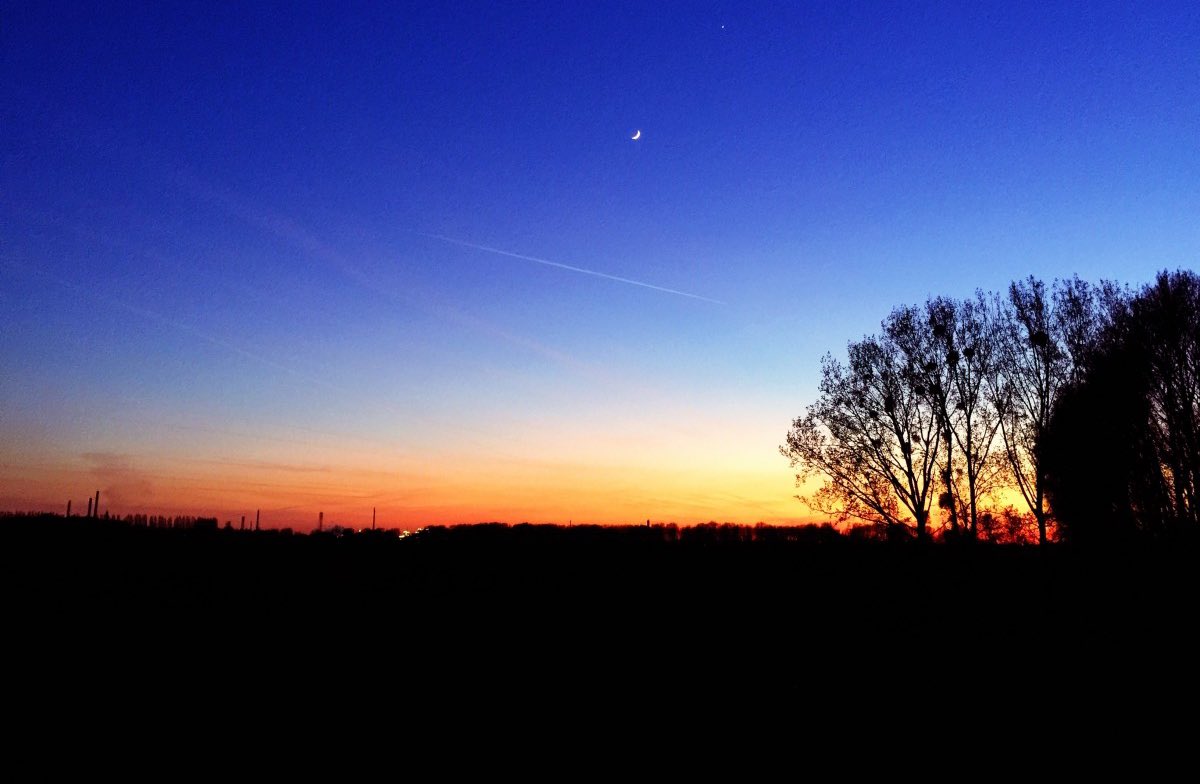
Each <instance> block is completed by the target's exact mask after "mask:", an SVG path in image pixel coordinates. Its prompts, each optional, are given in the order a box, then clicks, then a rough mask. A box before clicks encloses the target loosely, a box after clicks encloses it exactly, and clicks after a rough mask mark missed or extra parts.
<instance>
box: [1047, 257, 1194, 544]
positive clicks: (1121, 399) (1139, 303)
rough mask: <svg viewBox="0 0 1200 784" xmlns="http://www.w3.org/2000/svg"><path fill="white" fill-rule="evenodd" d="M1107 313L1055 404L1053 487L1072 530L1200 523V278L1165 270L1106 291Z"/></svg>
mask: <svg viewBox="0 0 1200 784" xmlns="http://www.w3.org/2000/svg"><path fill="white" fill-rule="evenodd" d="M1101 299H1102V302H1103V307H1102V313H1103V315H1104V319H1105V323H1104V324H1103V327H1102V329H1100V330H1099V331H1098V333H1097V335H1096V337H1095V339H1094V341H1093V345H1092V347H1091V348H1090V349H1087V350H1086V351H1085V352H1084V353H1083V358H1082V361H1081V362H1080V363H1079V371H1078V372H1077V373H1076V378H1075V380H1074V381H1073V383H1071V384H1070V385H1069V386H1068V387H1067V388H1065V389H1064V390H1063V392H1062V394H1061V395H1060V396H1059V399H1058V400H1057V402H1056V404H1055V405H1054V408H1053V414H1052V417H1051V419H1050V423H1049V427H1048V429H1047V433H1046V439H1045V444H1044V447H1043V453H1042V460H1043V462H1044V465H1045V471H1046V484H1047V491H1048V494H1049V497H1050V501H1051V505H1052V508H1053V509H1054V510H1055V514H1056V515H1057V516H1058V518H1059V521H1060V524H1061V525H1062V526H1063V528H1064V532H1065V533H1066V534H1067V536H1068V538H1070V539H1071V540H1073V541H1077V542H1086V541H1098V540H1099V541H1113V540H1116V539H1121V538H1124V537H1128V536H1132V535H1135V534H1145V535H1151V536H1159V535H1164V534H1178V533H1189V534H1192V535H1194V534H1195V533H1196V532H1197V528H1198V526H1200V511H1198V508H1197V492H1198V490H1200V278H1198V277H1197V276H1196V274H1195V273H1193V272H1188V271H1183V272H1176V273H1166V272H1164V273H1160V274H1159V275H1158V277H1157V279H1156V281H1155V282H1154V283H1153V284H1150V285H1148V286H1146V287H1144V288H1143V289H1142V290H1141V291H1140V292H1138V293H1137V295H1136V296H1134V297H1122V296H1120V292H1119V291H1117V290H1116V289H1115V288H1114V287H1111V286H1109V287H1107V288H1106V289H1105V290H1104V292H1102V296H1101Z"/></svg>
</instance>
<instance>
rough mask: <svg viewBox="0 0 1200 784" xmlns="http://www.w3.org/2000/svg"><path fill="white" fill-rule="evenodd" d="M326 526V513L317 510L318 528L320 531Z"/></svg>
mask: <svg viewBox="0 0 1200 784" xmlns="http://www.w3.org/2000/svg"><path fill="white" fill-rule="evenodd" d="M324 527H325V513H324V512H317V530H318V531H320V530H321V529H322V528H324Z"/></svg>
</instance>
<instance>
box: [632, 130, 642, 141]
mask: <svg viewBox="0 0 1200 784" xmlns="http://www.w3.org/2000/svg"><path fill="white" fill-rule="evenodd" d="M629 138H630V139H633V140H634V141H635V142H636V141H637V140H638V139H640V138H642V132H641V130H640V129H639V130H637V131H634V133H633V136H630V137H629Z"/></svg>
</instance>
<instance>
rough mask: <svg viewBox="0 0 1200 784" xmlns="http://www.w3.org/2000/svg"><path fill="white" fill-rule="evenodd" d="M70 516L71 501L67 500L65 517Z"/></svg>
mask: <svg viewBox="0 0 1200 784" xmlns="http://www.w3.org/2000/svg"><path fill="white" fill-rule="evenodd" d="M70 516H71V499H69V498H68V499H67V517H70Z"/></svg>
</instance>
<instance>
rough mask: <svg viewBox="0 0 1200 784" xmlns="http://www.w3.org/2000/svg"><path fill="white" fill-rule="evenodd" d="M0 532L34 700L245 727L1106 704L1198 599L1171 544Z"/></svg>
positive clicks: (1190, 616)
mask: <svg viewBox="0 0 1200 784" xmlns="http://www.w3.org/2000/svg"><path fill="white" fill-rule="evenodd" d="M0 537H2V540H3V549H2V550H0V559H2V563H0V566H2V568H3V586H2V587H3V597H4V598H3V601H4V608H3V609H4V618H5V619H6V620H5V626H6V631H7V634H6V637H7V639H9V640H10V650H15V651H17V652H18V653H19V655H20V657H21V658H22V659H23V660H24V663H23V664H22V663H21V662H19V661H18V662H16V663H12V664H10V665H9V667H10V669H9V672H10V673H11V672H15V673H21V672H27V673H29V678H28V679H26V681H25V683H24V684H23V687H28V688H31V689H35V690H39V691H40V693H43V694H45V695H47V697H46V699H47V700H49V703H50V704H53V702H54V700H53V697H52V695H54V694H59V693H60V692H64V693H62V694H60V698H62V699H67V698H68V697H69V698H70V699H71V700H72V703H73V704H74V703H75V702H77V698H78V696H79V694H81V693H84V694H92V693H93V692H94V693H95V699H94V700H93V702H94V703H95V704H97V705H104V704H107V702H106V701H109V700H114V699H117V700H124V701H126V702H128V701H129V700H131V699H144V700H148V702H147V703H146V705H148V706H157V708H155V707H147V708H146V710H147V711H149V712H150V713H151V714H153V711H154V710H161V711H168V710H175V709H178V708H179V706H180V705H185V706H194V709H195V710H202V709H203V710H218V711H223V712H226V713H228V712H229V711H230V710H232V709H233V706H236V710H237V711H238V712H239V715H240V716H241V717H242V718H241V719H239V721H243V720H244V721H247V722H253V721H255V719H254V715H255V712H256V711H261V712H263V714H264V715H266V714H267V713H271V714H275V713H276V712H279V711H283V712H285V713H286V712H287V711H288V710H291V709H294V710H297V711H303V710H305V709H306V708H311V706H312V705H314V704H318V703H319V704H322V705H330V704H332V705H334V706H342V709H344V710H355V711H360V712H361V711H362V710H363V705H364V704H365V705H367V706H376V707H379V706H382V708H383V709H385V710H391V711H419V712H423V713H422V715H424V713H428V714H429V715H430V716H431V717H434V716H439V715H440V716H443V717H457V718H455V719H454V720H455V721H470V720H472V717H478V716H481V715H484V714H487V715H491V714H492V713H494V712H497V711H498V712H500V713H506V712H507V711H509V710H511V709H513V706H517V705H519V706H521V707H522V710H524V709H532V710H535V711H538V712H540V713H541V714H542V715H543V717H546V716H548V717H553V716H554V715H556V712H562V713H563V715H567V714H569V713H576V712H578V711H581V710H586V711H589V712H597V715H600V714H601V713H603V712H604V711H607V710H623V711H633V712H635V713H636V717H637V722H639V723H642V724H644V723H646V722H653V721H655V717H656V716H658V717H661V716H666V715H669V714H676V713H678V712H679V711H680V710H681V706H693V707H695V708H696V709H697V710H704V709H705V708H706V707H711V706H713V705H716V704H721V705H727V704H729V703H730V702H731V701H732V702H735V703H737V702H743V703H744V704H745V705H746V706H747V710H749V709H750V708H749V706H754V708H755V709H756V710H761V709H762V708H763V706H766V707H767V709H768V710H777V711H782V712H783V715H803V714H813V715H815V714H814V712H820V711H824V710H827V709H828V707H829V706H830V705H831V704H833V703H838V702H841V703H843V704H841V709H842V710H851V708H852V706H854V705H858V704H865V703H860V702H855V701H854V700H859V701H861V700H862V699H863V698H864V697H863V695H867V697H868V698H869V697H870V696H871V695H874V696H875V697H880V698H881V699H880V700H879V701H878V702H877V703H875V704H874V707H873V708H872V710H873V711H878V710H885V711H886V710H894V711H896V712H897V714H898V715H899V714H902V713H904V712H905V711H907V710H909V709H910V708H911V707H912V706H911V705H909V704H908V703H906V702H904V700H917V699H923V698H924V697H922V696H921V695H925V697H927V696H928V694H929V693H931V690H933V689H939V690H940V691H941V692H942V693H943V694H947V693H948V694H950V695H951V698H952V699H959V700H966V701H970V700H971V699H973V697H972V695H977V694H980V693H984V692H986V693H988V694H990V695H991V697H989V699H1001V700H1003V698H1004V689H1002V688H999V687H997V686H996V684H1001V683H1003V684H1024V685H1025V686H1026V687H1032V688H1033V689H1035V690H1037V691H1040V692H1041V693H1042V694H1043V696H1044V697H1047V699H1051V700H1052V699H1053V698H1054V695H1056V694H1059V692H1060V691H1062V690H1069V693H1070V694H1071V695H1072V696H1071V697H1069V699H1071V700H1078V699H1081V697H1080V695H1081V694H1082V695H1085V697H1084V698H1085V699H1095V700H1101V699H1103V700H1107V699H1109V698H1110V697H1112V696H1113V695H1115V694H1117V693H1118V691H1119V690H1120V689H1122V688H1123V687H1122V686H1120V684H1121V683H1129V684H1137V687H1136V688H1137V690H1144V689H1159V690H1162V689H1169V688H1174V689H1178V688H1181V687H1182V685H1183V684H1182V683H1181V682H1179V681H1177V680H1174V679H1176V678H1177V677H1182V674H1183V673H1184V672H1185V670H1184V669H1176V667H1175V663H1176V662H1177V661H1182V660H1183V659H1185V658H1188V657H1190V653H1188V652H1189V651H1191V650H1192V646H1191V643H1190V639H1191V636H1192V633H1193V631H1192V629H1193V626H1194V618H1195V611H1196V608H1197V606H1198V605H1197V603H1196V600H1197V598H1198V595H1200V587H1198V584H1197V580H1196V578H1195V575H1196V569H1195V564H1196V563H1197V560H1196V555H1197V553H1196V552H1194V551H1192V550H1190V549H1189V550H1186V551H1180V550H1178V549H1174V550H1172V549H1166V548H1157V549H1156V548H1142V549H1131V550H1126V551H1123V552H1113V551H1105V552H1098V551H1092V552H1082V551H1074V550H1069V549H1065V548H1049V549H1045V550H1040V549H1037V548H1034V547H1002V546H953V547H952V546H946V545H936V546H925V547H919V546H915V545H913V544H911V543H907V544H901V545H888V544H882V543H870V542H852V541H849V540H845V539H841V538H837V537H825V539H824V540H822V539H821V537H819V536H817V535H814V536H812V537H809V538H808V539H805V538H804V537H800V539H801V540H800V541H785V540H778V541H769V542H738V541H732V540H727V541H720V537H716V536H713V537H709V538H707V539H705V538H699V539H696V538H693V539H690V540H689V539H687V538H683V539H682V540H680V541H664V540H663V538H662V536H661V532H659V533H657V534H656V533H655V531H654V529H637V528H629V529H616V530H612V531H609V530H605V529H598V528H591V527H580V528H541V527H532V526H518V527H513V528H507V527H498V526H491V527H488V526H484V527H478V528H455V529H432V530H429V531H426V532H424V533H423V534H420V535H417V536H413V537H409V538H407V539H397V538H394V537H388V536H383V535H370V534H358V535H355V536H350V537H333V536H329V535H325V536H288V535H283V534H278V533H273V532H261V533H249V532H244V533H243V532H236V531H198V530H196V531H183V530H166V529H150V528H132V527H128V526H126V525H124V524H119V523H110V522H106V521H98V520H82V519H74V520H71V521H64V520H63V519H62V518H55V517H47V518H8V519H2V520H0ZM1190 671H1191V672H1194V671H1195V668H1194V667H1193V668H1191V670H1190ZM1097 673H1099V675H1097ZM1152 684H1157V685H1152ZM1188 685H1189V686H1190V682H1189V684H1188ZM1131 688H1132V687H1131ZM956 692H957V694H956ZM1062 693H1063V694H1064V695H1065V694H1067V693H1068V691H1062ZM1121 693H1124V692H1121ZM134 695H140V696H137V697H135V696H134ZM852 695H856V696H852ZM1087 695H1090V696H1087ZM1126 696H1128V695H1126ZM893 699H894V700H897V702H895V703H894V704H890V707H889V701H890V700H893ZM1014 699H1015V697H1014ZM1063 699H1068V698H1067V697H1066V696H1064V697H1063ZM351 706H353V708H352V707H351ZM1023 707H1026V708H1027V707H1028V706H1023ZM998 709H999V708H998ZM330 710H334V711H335V712H336V710H338V708H337V707H333V708H330ZM247 711H248V712H247ZM480 711H482V712H483V713H482V714H480V713H479V712H480ZM851 712H853V710H851ZM872 716H873V717H874V718H872V719H871V720H872V721H875V720H882V719H880V715H879V714H878V713H872ZM727 718H728V716H727ZM810 718H811V716H810ZM860 718H861V717H860ZM481 720H482V719H481ZM855 720H858V719H855Z"/></svg>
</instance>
